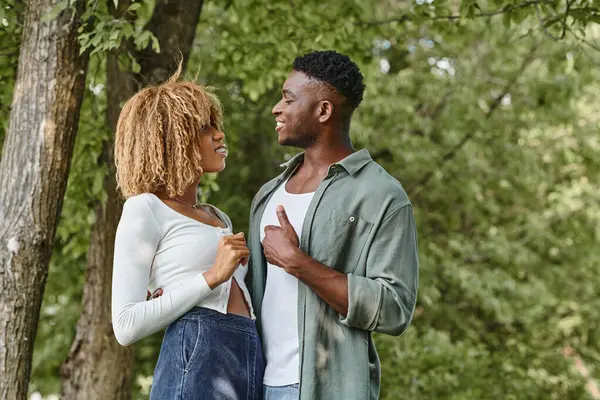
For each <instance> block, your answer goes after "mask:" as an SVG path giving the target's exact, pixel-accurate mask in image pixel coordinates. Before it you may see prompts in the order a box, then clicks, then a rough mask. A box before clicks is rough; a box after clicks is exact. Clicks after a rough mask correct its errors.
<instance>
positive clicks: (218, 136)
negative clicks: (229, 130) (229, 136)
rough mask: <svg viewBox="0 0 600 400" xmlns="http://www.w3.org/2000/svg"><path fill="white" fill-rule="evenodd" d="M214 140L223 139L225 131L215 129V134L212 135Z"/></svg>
mask: <svg viewBox="0 0 600 400" xmlns="http://www.w3.org/2000/svg"><path fill="white" fill-rule="evenodd" d="M213 139H214V140H223V139H225V132H223V131H221V130H218V129H215V134H214V135H213Z"/></svg>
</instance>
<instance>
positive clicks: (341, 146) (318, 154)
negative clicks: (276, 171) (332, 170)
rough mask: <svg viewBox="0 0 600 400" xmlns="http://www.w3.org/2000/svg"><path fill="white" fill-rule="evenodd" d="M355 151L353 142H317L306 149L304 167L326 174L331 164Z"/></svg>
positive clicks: (348, 140)
mask: <svg viewBox="0 0 600 400" xmlns="http://www.w3.org/2000/svg"><path fill="white" fill-rule="evenodd" d="M352 153H354V147H353V146H352V142H351V141H350V139H349V138H348V139H347V140H336V141H334V142H329V143H326V142H325V143H324V142H317V143H315V144H314V145H312V146H310V147H308V148H306V149H305V150H304V163H303V168H306V169H308V170H309V171H314V172H320V173H318V175H323V176H324V175H326V174H327V169H328V168H329V166H330V165H331V164H335V163H337V162H339V161H341V160H343V159H344V158H346V157H348V156H349V155H350V154H352Z"/></svg>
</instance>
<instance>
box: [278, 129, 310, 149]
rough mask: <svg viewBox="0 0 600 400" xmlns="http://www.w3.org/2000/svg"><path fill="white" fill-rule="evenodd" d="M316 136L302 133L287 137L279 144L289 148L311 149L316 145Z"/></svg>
mask: <svg viewBox="0 0 600 400" xmlns="http://www.w3.org/2000/svg"><path fill="white" fill-rule="evenodd" d="M317 138H318V135H316V134H311V133H302V134H296V135H293V136H288V137H286V138H285V139H283V141H281V142H280V143H279V144H280V145H282V146H290V147H299V148H301V149H306V148H308V147H311V146H312V145H313V144H315V143H316V141H317Z"/></svg>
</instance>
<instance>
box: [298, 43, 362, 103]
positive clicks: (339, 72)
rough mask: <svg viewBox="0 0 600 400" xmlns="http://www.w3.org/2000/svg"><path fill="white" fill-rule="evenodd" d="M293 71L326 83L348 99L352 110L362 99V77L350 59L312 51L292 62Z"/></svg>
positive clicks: (332, 53) (337, 54)
mask: <svg viewBox="0 0 600 400" xmlns="http://www.w3.org/2000/svg"><path fill="white" fill-rule="evenodd" d="M294 70H295V71H298V72H302V73H304V74H306V75H308V76H309V77H311V78H313V79H316V80H319V81H322V82H326V83H328V84H330V85H331V86H333V87H334V88H335V90H337V91H338V92H339V93H340V94H342V95H343V96H344V97H346V99H348V102H349V104H350V105H351V106H352V109H355V108H356V107H358V105H359V104H360V102H361V101H362V99H363V92H364V91H365V85H364V84H363V75H362V74H361V72H360V69H358V66H357V65H356V64H355V63H354V62H353V61H352V60H351V59H350V57H348V56H346V55H344V54H340V53H338V52H336V51H332V50H329V51H314V52H312V53H307V54H305V55H303V56H300V57H297V58H296V59H295V60H294Z"/></svg>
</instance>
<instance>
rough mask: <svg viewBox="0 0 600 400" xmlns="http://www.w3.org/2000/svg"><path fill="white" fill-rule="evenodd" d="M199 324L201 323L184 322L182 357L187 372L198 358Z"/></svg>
mask: <svg viewBox="0 0 600 400" xmlns="http://www.w3.org/2000/svg"><path fill="white" fill-rule="evenodd" d="M199 324H200V323H199V321H194V320H190V321H184V325H183V329H182V330H181V355H182V359H183V364H184V365H185V371H186V372H187V371H189V370H190V368H192V366H193V365H194V362H195V360H196V357H197V353H198V347H199V342H200V326H199Z"/></svg>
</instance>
